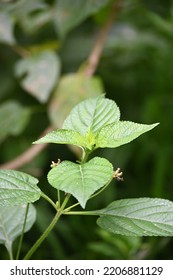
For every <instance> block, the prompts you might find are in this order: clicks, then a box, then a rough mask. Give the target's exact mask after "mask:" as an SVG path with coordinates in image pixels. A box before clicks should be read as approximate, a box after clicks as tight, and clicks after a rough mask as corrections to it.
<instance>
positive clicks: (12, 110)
mask: <svg viewBox="0 0 173 280" xmlns="http://www.w3.org/2000/svg"><path fill="white" fill-rule="evenodd" d="M30 114H31V111H30V109H28V108H25V107H23V106H22V105H21V104H19V103H18V102H16V101H13V100H10V101H7V102H4V103H3V104H2V105H1V106H0V132H1V133H0V142H1V141H3V140H4V139H5V138H6V137H7V136H9V135H15V136H16V135H19V134H20V133H21V132H22V131H23V130H24V128H25V127H26V125H27V123H28V121H29V118H30Z"/></svg>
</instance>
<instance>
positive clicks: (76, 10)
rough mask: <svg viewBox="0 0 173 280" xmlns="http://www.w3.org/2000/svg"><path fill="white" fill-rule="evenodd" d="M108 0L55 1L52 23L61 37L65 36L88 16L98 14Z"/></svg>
mask: <svg viewBox="0 0 173 280" xmlns="http://www.w3.org/2000/svg"><path fill="white" fill-rule="evenodd" d="M109 2H110V0H94V1H93V0H87V1H83V0H75V1H73V4H72V2H71V0H57V1H56V6H55V12H54V22H55V26H56V27H57V29H58V31H59V32H60V34H61V35H66V33H67V32H68V31H70V30H71V29H73V28H74V27H75V26H77V25H78V24H79V23H81V22H82V21H83V20H85V19H86V18H87V17H88V16H90V15H93V14H94V13H96V12H98V11H99V10H100V9H101V8H103V7H104V6H106V5H107V4H108V3H109Z"/></svg>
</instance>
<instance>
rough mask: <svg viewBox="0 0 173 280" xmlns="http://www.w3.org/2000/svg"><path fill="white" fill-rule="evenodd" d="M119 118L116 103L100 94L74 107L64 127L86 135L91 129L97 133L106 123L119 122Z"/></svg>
mask: <svg viewBox="0 0 173 280" xmlns="http://www.w3.org/2000/svg"><path fill="white" fill-rule="evenodd" d="M119 118H120V111H119V108H118V107H117V105H116V103H115V102H114V101H113V100H110V99H107V98H105V97H104V95H100V96H99V97H97V98H90V99H87V100H85V101H83V102H81V103H79V104H78V105H77V106H76V107H74V109H73V110H72V111H71V113H70V114H69V116H68V117H67V118H66V120H65V121H64V124H63V128H64V129H71V130H75V131H78V132H79V133H80V134H81V135H83V136H85V135H86V133H87V132H89V131H91V132H92V133H94V134H96V133H97V132H98V131H99V130H100V129H101V128H102V127H103V126H104V125H107V124H110V123H112V122H117V121H118V120H119Z"/></svg>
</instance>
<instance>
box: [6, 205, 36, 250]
mask: <svg viewBox="0 0 173 280" xmlns="http://www.w3.org/2000/svg"><path fill="white" fill-rule="evenodd" d="M25 212H26V205H18V206H0V244H4V245H5V247H6V248H7V250H8V252H11V250H12V243H13V241H14V240H15V239H16V238H17V237H18V236H19V235H20V234H21V233H22V229H23V223H24V218H25ZM35 220H36V210H35V207H34V206H33V205H32V204H30V206H29V210H28V215H27V220H26V226H25V232H27V231H29V230H30V228H31V227H32V225H33V224H34V222H35Z"/></svg>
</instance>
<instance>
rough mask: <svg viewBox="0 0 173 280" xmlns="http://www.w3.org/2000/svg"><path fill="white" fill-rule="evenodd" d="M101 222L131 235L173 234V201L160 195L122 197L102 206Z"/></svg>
mask: <svg viewBox="0 0 173 280" xmlns="http://www.w3.org/2000/svg"><path fill="white" fill-rule="evenodd" d="M97 213H98V215H100V218H98V220H97V223H98V225H99V226H100V227H101V228H103V229H105V230H108V231H110V232H113V233H116V234H122V235H128V236H152V235H154V236H173V202H171V201H169V200H166V199H159V198H135V199H122V200H117V201H114V202H112V203H111V204H110V205H109V206H107V207H106V208H104V209H102V210H99V211H98V212H97Z"/></svg>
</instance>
